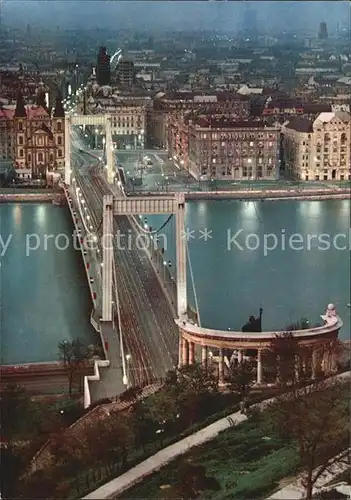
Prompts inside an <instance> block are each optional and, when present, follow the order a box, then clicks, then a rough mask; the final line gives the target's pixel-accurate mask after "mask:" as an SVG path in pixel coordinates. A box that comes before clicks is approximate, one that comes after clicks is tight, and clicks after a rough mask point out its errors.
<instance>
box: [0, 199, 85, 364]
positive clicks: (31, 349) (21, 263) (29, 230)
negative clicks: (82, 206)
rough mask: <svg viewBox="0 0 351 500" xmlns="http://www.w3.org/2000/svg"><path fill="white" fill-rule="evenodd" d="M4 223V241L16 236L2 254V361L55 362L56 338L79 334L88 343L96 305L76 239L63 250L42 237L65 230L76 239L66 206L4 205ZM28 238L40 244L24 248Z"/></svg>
mask: <svg viewBox="0 0 351 500" xmlns="http://www.w3.org/2000/svg"><path fill="white" fill-rule="evenodd" d="M0 224H1V225H0V232H1V235H2V239H3V241H6V240H7V238H8V236H9V235H12V239H11V241H10V243H9V246H8V249H7V251H6V252H5V254H4V255H3V256H2V257H1V269H0V272H1V274H0V279H1V281H0V292H1V300H0V304H1V363H2V364H15V363H29V362H39V361H56V360H57V344H58V342H60V341H62V340H72V339H75V338H77V337H79V338H80V339H81V340H82V341H84V342H85V343H90V342H91V341H92V339H93V330H92V327H91V325H90V322H89V318H90V313H91V308H92V304H91V300H90V296H89V291H88V286H87V280H86V277H85V270H84V266H83V263H82V258H81V253H80V251H76V250H74V248H73V242H72V245H70V247H69V249H68V250H66V251H63V250H59V249H58V248H55V244H54V241H53V239H47V244H46V245H45V241H44V237H45V235H51V234H53V235H58V234H61V233H64V234H66V235H67V236H69V237H70V239H71V240H72V236H71V235H72V232H73V227H72V220H71V217H70V214H69V211H68V209H67V208H62V207H57V206H55V205H52V204H49V203H47V204H32V203H27V204H26V203H19V204H17V203H16V204H15V203H14V204H1V205H0ZM34 234H36V235H38V239H37V237H35V236H30V235H34ZM26 238H27V239H28V241H27V242H28V244H29V245H27V246H30V247H32V248H35V247H36V246H38V244H39V247H38V249H37V250H33V251H29V252H26ZM63 243H64V241H63V240H62V238H61V241H60V240H58V244H59V245H63ZM0 250H1V248H0ZM26 253H27V254H28V255H26Z"/></svg>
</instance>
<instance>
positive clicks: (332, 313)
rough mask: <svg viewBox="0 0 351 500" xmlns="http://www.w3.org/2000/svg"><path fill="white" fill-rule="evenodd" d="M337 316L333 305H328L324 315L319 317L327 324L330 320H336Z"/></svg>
mask: <svg viewBox="0 0 351 500" xmlns="http://www.w3.org/2000/svg"><path fill="white" fill-rule="evenodd" d="M336 316H337V314H336V310H335V306H334V304H328V307H327V310H326V313H325V314H324V315H321V318H322V319H323V320H324V321H325V322H326V323H328V322H329V320H331V319H332V318H336Z"/></svg>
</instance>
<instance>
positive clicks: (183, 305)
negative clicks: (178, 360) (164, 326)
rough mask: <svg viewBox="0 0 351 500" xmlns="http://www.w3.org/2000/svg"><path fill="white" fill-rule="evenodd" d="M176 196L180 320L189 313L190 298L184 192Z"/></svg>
mask: <svg viewBox="0 0 351 500" xmlns="http://www.w3.org/2000/svg"><path fill="white" fill-rule="evenodd" d="M175 197H176V211H175V216H176V255H177V312H178V318H179V319H180V320H186V319H187V315H188V300H187V289H186V239H185V219H184V216H185V198H184V193H177V194H176V195H175Z"/></svg>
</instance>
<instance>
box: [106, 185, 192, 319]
mask: <svg viewBox="0 0 351 500" xmlns="http://www.w3.org/2000/svg"><path fill="white" fill-rule="evenodd" d="M133 214H143V215H147V214H174V215H175V217H176V255H177V314H178V319H179V320H180V321H185V320H186V319H187V313H188V301H187V288H186V239H185V220H184V215H185V197H184V193H176V194H175V195H169V196H149V197H140V198H139V197H138V198H117V197H112V196H111V195H108V196H104V200H103V234H104V239H103V241H104V242H105V247H106V248H104V249H103V269H102V303H103V307H102V321H106V322H108V321H112V261H113V245H112V244H110V243H108V244H106V239H107V238H108V237H107V236H106V235H112V234H113V215H129V216H132V215H133ZM116 287H117V283H116Z"/></svg>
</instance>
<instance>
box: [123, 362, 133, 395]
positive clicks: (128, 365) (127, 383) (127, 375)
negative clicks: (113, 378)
mask: <svg viewBox="0 0 351 500" xmlns="http://www.w3.org/2000/svg"><path fill="white" fill-rule="evenodd" d="M131 360H132V356H131V355H130V354H127V355H126V361H127V370H126V374H125V375H124V377H123V383H124V385H126V386H127V387H128V388H129V386H130V384H129V378H130V377H129V372H130V363H131Z"/></svg>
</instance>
